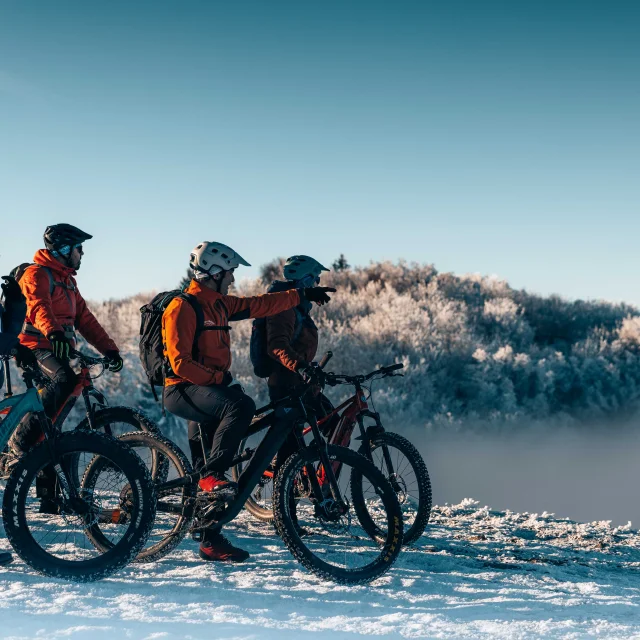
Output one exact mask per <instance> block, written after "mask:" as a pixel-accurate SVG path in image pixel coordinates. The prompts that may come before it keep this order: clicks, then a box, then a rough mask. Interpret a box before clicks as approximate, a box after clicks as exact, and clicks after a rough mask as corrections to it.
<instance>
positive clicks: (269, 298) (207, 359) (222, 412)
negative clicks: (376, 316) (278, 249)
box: [162, 242, 335, 562]
mask: <svg viewBox="0 0 640 640" xmlns="http://www.w3.org/2000/svg"><path fill="white" fill-rule="evenodd" d="M240 265H245V266H250V265H249V263H248V262H247V261H246V260H244V259H243V258H242V257H241V256H240V255H239V254H238V253H236V252H235V251H234V250H233V249H231V248H230V247H228V246H227V245H224V244H222V243H219V242H201V243H200V244H198V245H197V246H196V248H195V249H194V250H193V251H192V252H191V256H190V261H189V266H190V268H191V270H192V271H193V273H194V277H193V280H192V281H191V283H190V284H189V286H188V287H187V289H186V293H189V294H192V295H193V296H195V298H196V299H197V302H198V303H199V304H200V306H201V308H202V312H203V315H204V325H205V326H204V329H205V330H204V331H202V332H201V333H200V335H199V338H198V340H197V344H194V339H195V333H196V313H195V311H194V309H193V307H192V305H191V304H190V303H189V302H188V301H186V300H185V299H184V298H181V297H176V298H174V299H173V300H172V301H171V302H170V303H169V305H168V306H167V308H166V310H165V312H164V314H163V316H162V340H163V344H164V348H165V356H166V358H167V361H168V364H169V366H170V369H171V370H170V372H169V374H168V375H167V379H166V382H165V388H164V403H165V406H166V407H167V409H169V411H170V412H171V413H173V414H175V415H177V416H179V417H181V418H185V419H186V420H188V421H189V441H190V446H191V455H192V458H193V462H194V466H195V467H196V468H198V467H199V466H200V465H201V464H202V453H201V450H202V444H203V443H200V441H199V438H200V429H199V427H201V428H202V431H203V437H204V439H205V443H204V444H205V446H207V447H210V454H209V456H208V460H207V470H208V472H209V475H207V476H205V477H204V478H202V479H201V480H200V482H199V486H200V489H201V490H203V491H207V492H214V493H216V494H218V496H220V497H230V496H233V495H234V494H235V491H236V489H237V487H236V486H235V484H234V483H232V482H229V481H228V480H227V479H226V478H225V471H227V470H228V469H229V467H230V466H231V462H232V460H233V458H234V456H235V454H236V452H237V450H238V446H239V444H240V442H241V441H242V439H243V438H244V437H245V434H246V433H247V431H248V429H249V426H250V424H251V420H252V418H253V415H254V412H255V408H256V405H255V403H254V401H253V400H252V399H251V398H250V397H249V396H248V395H246V394H245V393H244V390H243V389H242V387H241V386H240V385H239V384H237V383H234V381H233V376H232V375H231V373H230V372H229V368H230V367H231V344H230V336H229V327H228V323H229V322H230V321H231V322H233V321H236V320H245V319H248V318H264V317H266V316H271V315H274V314H277V313H280V312H281V311H285V310H287V309H291V308H293V307H296V306H298V305H299V304H300V303H301V301H302V300H307V301H308V302H316V303H318V304H325V303H326V302H329V300H330V298H329V296H328V295H327V292H331V291H335V289H331V288H327V287H309V288H305V289H292V290H289V291H283V292H281V293H270V294H265V295H260V296H252V297H246V298H241V297H237V296H231V295H228V291H229V287H230V286H231V284H232V283H233V282H234V280H235V278H234V271H235V269H236V268H237V267H239V266H240ZM200 557H201V558H202V559H203V560H218V561H236V562H239V561H243V560H246V559H247V558H248V557H249V553H248V552H247V551H245V550H243V549H238V548H237V547H234V546H233V545H232V544H231V543H230V542H229V541H228V540H227V539H226V538H225V537H224V536H223V535H222V534H221V533H220V532H214V531H205V533H204V535H203V539H202V543H201V544H200Z"/></svg>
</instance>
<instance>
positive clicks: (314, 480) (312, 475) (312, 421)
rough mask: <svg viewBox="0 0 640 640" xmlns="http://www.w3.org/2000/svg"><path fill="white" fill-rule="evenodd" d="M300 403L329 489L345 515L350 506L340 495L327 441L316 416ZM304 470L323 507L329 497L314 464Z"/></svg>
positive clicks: (314, 494) (341, 513)
mask: <svg viewBox="0 0 640 640" xmlns="http://www.w3.org/2000/svg"><path fill="white" fill-rule="evenodd" d="M299 403H300V408H301V410H302V411H303V413H304V414H305V417H306V421H307V422H308V423H309V426H310V427H311V433H312V434H313V438H314V442H315V445H316V448H317V450H318V454H319V457H320V462H321V465H322V469H323V470H324V475H325V478H326V480H327V484H328V485H329V489H330V490H331V496H332V497H333V500H334V501H335V503H336V505H338V510H339V515H343V514H344V513H346V511H347V510H348V506H347V504H346V502H345V500H344V499H343V498H342V495H341V493H340V487H339V486H338V479H337V476H336V470H335V469H334V464H333V463H332V462H331V460H330V459H329V452H328V448H327V441H326V440H325V439H324V438H323V437H322V434H321V433H320V428H319V427H318V421H317V419H316V416H315V415H314V414H309V413H308V412H307V410H306V407H305V406H304V403H303V402H302V400H299ZM299 438H300V439H301V438H302V436H299ZM304 469H305V471H306V473H307V477H308V479H309V483H310V485H311V490H312V493H313V496H314V498H315V499H316V500H317V504H318V505H322V504H323V503H324V502H325V500H326V499H327V496H326V495H325V493H324V492H323V490H322V486H321V485H320V481H319V479H318V476H317V473H316V470H315V469H314V468H313V464H311V463H307V464H306V465H305V466H304Z"/></svg>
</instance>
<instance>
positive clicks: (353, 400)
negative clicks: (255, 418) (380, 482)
mask: <svg viewBox="0 0 640 640" xmlns="http://www.w3.org/2000/svg"><path fill="white" fill-rule="evenodd" d="M402 368H403V365H402V364H393V365H390V366H387V367H382V368H380V369H376V370H375V371H372V372H371V373H368V374H366V375H357V376H347V375H342V374H335V373H330V372H325V373H324V376H323V377H324V383H325V384H326V385H329V386H336V385H342V384H345V385H353V387H354V394H353V395H352V396H351V397H350V398H348V399H347V400H345V401H344V402H343V403H342V404H341V405H340V406H338V407H336V408H335V409H333V410H332V411H330V412H329V413H327V414H326V415H324V416H322V417H320V418H319V420H318V426H319V427H320V428H321V430H322V431H323V433H324V434H325V436H326V437H327V439H328V441H329V443H330V444H332V445H339V446H343V447H349V445H350V444H351V441H352V435H353V432H354V430H355V428H356V425H357V426H358V428H359V431H360V435H359V436H358V438H356V440H359V441H361V445H360V447H359V449H358V451H359V453H360V454H361V455H363V456H365V457H366V458H368V459H369V460H370V461H371V462H373V463H374V464H375V466H376V467H377V468H378V469H379V470H380V471H381V472H382V473H383V475H384V476H385V478H387V480H388V481H389V482H390V483H391V486H392V487H393V489H394V491H395V493H396V495H397V496H398V501H399V502H400V506H401V508H402V516H403V523H404V538H403V540H404V544H409V543H411V542H415V541H416V540H417V539H418V538H419V537H420V536H421V535H422V534H423V533H424V530H425V528H426V526H427V524H428V522H429V517H430V514H431V503H432V496H431V480H430V478H429V472H428V471H427V466H426V464H425V463H424V460H423V459H422V457H421V456H420V453H419V452H418V450H417V449H416V448H415V447H414V446H413V445H412V444H411V442H409V441H408V440H407V439H406V438H404V437H403V436H401V435H399V434H397V433H391V432H389V431H386V430H385V429H384V427H383V426H382V421H381V419H380V414H379V413H377V412H375V411H371V410H370V409H369V406H368V404H367V399H368V398H370V397H371V395H372V392H371V386H369V388H366V387H365V383H367V382H369V381H373V380H374V379H376V378H378V379H381V378H385V377H392V376H394V375H398V374H396V373H394V372H396V371H399V370H400V369H402ZM365 389H366V390H367V391H368V394H369V395H368V397H367V396H365V393H364V391H365ZM366 421H367V422H369V423H370V424H369V425H366V424H365V422H366ZM310 430H311V428H310V427H307V428H306V429H305V430H304V431H303V434H305V435H306V434H307V433H309V432H310ZM254 442H255V438H254V439H253V440H252V439H251V438H250V437H248V438H246V439H245V440H243V441H242V442H241V443H240V448H239V451H243V450H244V449H245V447H246V446H247V445H248V444H249V445H250V446H253V444H254ZM242 468H243V465H242V462H241V463H239V464H238V465H237V466H236V467H235V468H234V470H233V478H234V480H235V479H236V478H237V477H238V476H239V474H240V473H241V472H242ZM274 473H275V466H274V465H271V467H270V468H268V469H266V470H265V472H264V474H263V476H262V478H261V479H260V482H259V483H258V485H257V487H256V489H255V491H254V492H253V493H252V494H251V495H250V496H249V498H248V500H247V504H246V505H245V507H246V509H247V510H248V511H249V512H250V513H251V514H252V515H253V516H255V517H256V518H258V519H259V520H263V521H271V520H273V517H274V514H273V478H274ZM356 489H357V487H356ZM365 524H367V523H366V522H365ZM368 532H369V533H370V535H374V536H376V535H380V532H379V531H377V530H376V529H375V528H370V531H368Z"/></svg>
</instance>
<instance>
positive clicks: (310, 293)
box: [302, 287, 336, 306]
mask: <svg viewBox="0 0 640 640" xmlns="http://www.w3.org/2000/svg"><path fill="white" fill-rule="evenodd" d="M327 291H328V292H329V293H335V291H336V290H335V289H334V288H333V287H307V288H306V289H302V295H304V297H305V298H306V299H307V300H308V301H309V302H317V303H318V304H319V305H320V306H322V305H323V304H327V302H329V300H331V298H330V297H329V296H328V295H327Z"/></svg>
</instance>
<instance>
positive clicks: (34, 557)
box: [2, 431, 156, 582]
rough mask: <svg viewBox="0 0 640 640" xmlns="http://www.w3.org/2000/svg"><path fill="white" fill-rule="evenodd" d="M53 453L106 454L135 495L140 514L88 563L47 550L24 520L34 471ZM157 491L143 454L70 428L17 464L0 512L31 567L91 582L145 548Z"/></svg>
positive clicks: (99, 435) (100, 435) (9, 535)
mask: <svg viewBox="0 0 640 640" xmlns="http://www.w3.org/2000/svg"><path fill="white" fill-rule="evenodd" d="M52 449H53V451H54V456H59V455H63V454H65V453H67V454H68V453H74V452H89V453H93V454H96V455H99V456H105V457H106V458H108V459H109V460H111V461H112V462H114V463H115V464H116V465H117V466H118V468H119V469H120V470H121V471H122V472H123V474H124V475H125V477H126V478H127V480H128V481H129V483H130V484H131V486H132V487H135V489H136V491H137V494H138V495H137V496H136V498H135V503H136V504H137V505H138V512H136V513H135V516H134V518H132V520H131V522H130V524H129V527H128V530H127V532H126V534H125V535H123V536H122V538H121V539H120V541H119V542H118V543H117V544H116V545H115V546H113V548H112V549H110V550H109V551H108V552H106V553H105V554H103V555H101V556H98V557H97V558H92V559H90V560H85V561H78V562H74V561H69V560H63V559H60V558H56V557H54V556H51V555H50V554H48V553H47V552H46V551H45V550H44V549H42V548H41V547H40V546H39V545H38V543H37V542H36V541H35V540H34V538H33V536H32V535H31V533H30V532H29V530H28V527H27V524H26V515H25V505H26V499H27V493H28V491H29V487H30V486H31V483H32V482H33V480H34V479H35V476H36V474H37V473H38V472H39V471H40V470H41V469H42V468H44V467H45V466H47V465H48V464H51V461H52V458H51V450H52ZM155 513H156V495H155V489H154V485H153V481H152V479H151V474H150V473H149V470H148V469H147V467H146V465H145V464H144V463H143V462H142V460H140V458H139V457H138V456H137V455H136V454H135V453H134V452H133V451H132V450H131V449H129V448H128V447H127V446H126V445H124V444H122V443H120V442H118V441H117V440H115V439H114V438H111V437H110V436H107V435H106V434H103V433H98V432H86V431H84V432H83V431H71V432H67V433H63V434H61V435H59V436H57V437H56V438H55V439H53V440H52V441H48V442H47V441H45V442H42V443H40V444H38V445H36V446H35V447H34V448H32V449H31V450H30V451H29V452H27V453H26V454H25V455H24V456H22V458H21V459H20V461H19V462H18V463H17V464H16V467H15V469H14V470H13V473H12V474H11V476H10V478H9V480H8V481H7V484H6V487H5V491H4V498H3V505H2V516H3V522H4V528H5V532H6V534H7V538H8V540H9V542H10V543H11V545H12V547H13V549H14V550H15V552H16V553H17V554H18V555H19V556H20V558H22V560H24V561H25V562H26V563H27V564H28V565H29V566H30V567H31V568H32V569H34V570H35V571H37V572H38V573H41V574H43V575H46V576H49V577H53V578H63V579H66V580H71V581H74V582H93V581H96V580H101V579H103V578H106V577H108V576H110V575H112V574H113V573H115V572H116V571H118V570H120V569H122V568H123V567H124V566H126V565H127V564H128V563H129V562H131V560H133V559H134V558H135V557H136V556H137V555H138V552H139V551H140V549H141V548H142V547H143V546H144V544H145V542H146V540H147V538H148V536H149V533H150V532H151V529H152V527H153V522H154V519H155Z"/></svg>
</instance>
